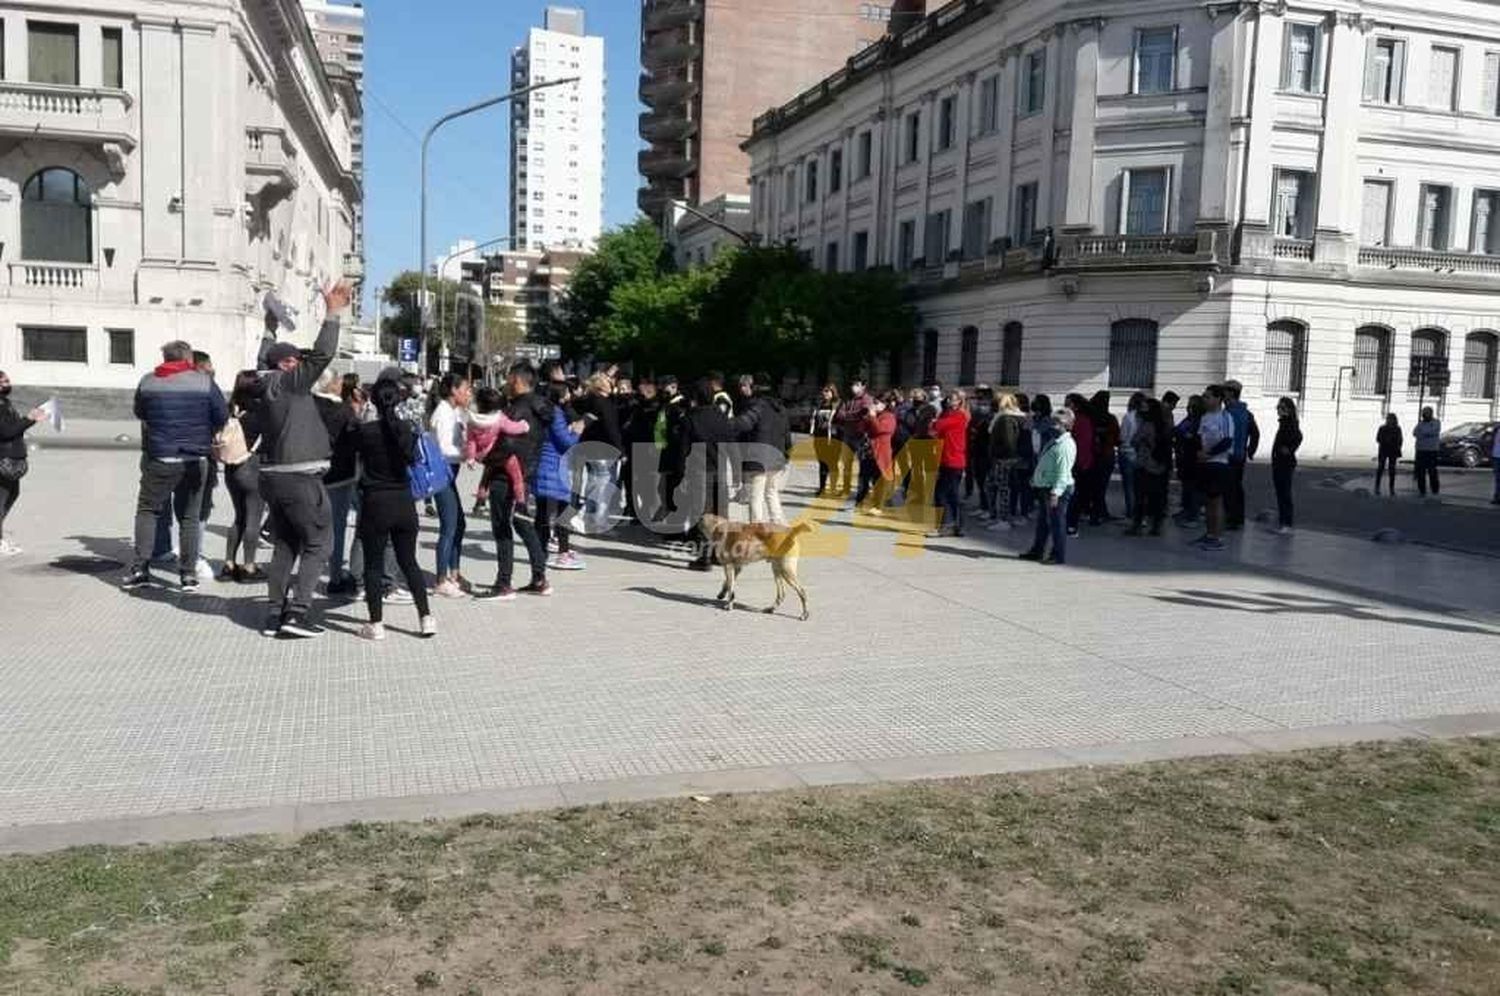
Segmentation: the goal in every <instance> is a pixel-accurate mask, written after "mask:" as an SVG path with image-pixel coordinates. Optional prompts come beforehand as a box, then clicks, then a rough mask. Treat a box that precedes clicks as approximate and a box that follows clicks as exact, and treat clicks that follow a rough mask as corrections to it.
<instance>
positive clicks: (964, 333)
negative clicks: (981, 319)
mask: <svg viewBox="0 0 1500 996" xmlns="http://www.w3.org/2000/svg"><path fill="white" fill-rule="evenodd" d="M959 335H960V342H961V344H962V346H961V349H960V351H959V354H958V382H959V383H960V384H975V383H977V382H978V381H979V330H978V329H976V328H975V327H974V326H972V325H965V326H964V327H963V329H962V330H961V331H960V333H959Z"/></svg>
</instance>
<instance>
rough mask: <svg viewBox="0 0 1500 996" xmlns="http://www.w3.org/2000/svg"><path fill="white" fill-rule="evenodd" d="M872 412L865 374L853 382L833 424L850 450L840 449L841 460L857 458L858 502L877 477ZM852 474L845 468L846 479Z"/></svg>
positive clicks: (856, 490)
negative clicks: (872, 434)
mask: <svg viewBox="0 0 1500 996" xmlns="http://www.w3.org/2000/svg"><path fill="white" fill-rule="evenodd" d="M869 413H870V396H869V395H868V394H866V393H865V381H864V378H863V377H856V378H855V379H854V380H852V381H850V382H849V397H848V398H847V399H846V400H844V402H843V403H841V404H840V405H839V407H838V409H837V410H836V411H835V412H834V415H833V424H834V428H836V429H837V430H838V432H839V436H840V438H842V439H843V440H844V445H845V446H846V447H848V451H840V462H841V463H844V462H846V461H849V460H855V461H857V466H858V467H859V484H858V486H857V487H856V488H855V491H854V503H855V504H856V505H858V504H859V503H860V502H862V501H864V500H865V496H866V495H867V494H869V491H870V484H871V483H872V482H873V481H874V480H875V461H874V460H873V459H872V458H871V456H870V438H869V425H868V421H867V419H866V416H867V415H869ZM850 476H851V475H850V474H849V473H848V472H847V470H845V472H844V474H843V476H842V479H843V481H844V483H845V484H847V483H848V482H849V478H850Z"/></svg>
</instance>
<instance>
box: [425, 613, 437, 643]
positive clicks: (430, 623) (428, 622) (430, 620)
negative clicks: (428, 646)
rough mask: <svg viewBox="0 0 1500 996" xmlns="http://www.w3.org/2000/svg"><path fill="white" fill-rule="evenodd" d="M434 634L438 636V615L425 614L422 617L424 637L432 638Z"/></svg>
mask: <svg viewBox="0 0 1500 996" xmlns="http://www.w3.org/2000/svg"><path fill="white" fill-rule="evenodd" d="M434 636H437V616H423V617H422V637H423V639H431V638H432V637H434Z"/></svg>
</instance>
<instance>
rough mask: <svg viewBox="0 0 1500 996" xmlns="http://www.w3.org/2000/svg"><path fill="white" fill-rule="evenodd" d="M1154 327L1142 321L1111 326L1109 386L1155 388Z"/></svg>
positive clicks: (1148, 321) (1149, 321)
mask: <svg viewBox="0 0 1500 996" xmlns="http://www.w3.org/2000/svg"><path fill="white" fill-rule="evenodd" d="M1156 339H1157V325H1156V323H1155V322H1153V321H1151V320H1150V319H1146V318H1131V319H1126V320H1124V321H1119V322H1115V323H1114V324H1113V325H1111V326H1110V330H1109V386H1110V387H1114V388H1122V387H1135V388H1145V389H1150V388H1153V387H1155V386H1156Z"/></svg>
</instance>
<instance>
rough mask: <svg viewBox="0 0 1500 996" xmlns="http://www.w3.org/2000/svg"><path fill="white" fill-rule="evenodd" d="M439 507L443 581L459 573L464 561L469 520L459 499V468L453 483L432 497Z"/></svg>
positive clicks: (439, 573) (439, 565)
mask: <svg viewBox="0 0 1500 996" xmlns="http://www.w3.org/2000/svg"><path fill="white" fill-rule="evenodd" d="M432 503H433V504H434V505H436V506H437V514H438V543H437V577H438V580H439V581H441V580H443V578H446V577H448V576H450V575H453V574H457V573H458V562H459V560H460V559H462V553H463V546H464V531H465V530H466V529H467V527H468V519H467V518H465V516H464V503H463V501H462V499H460V498H459V497H458V468H457V467H455V468H453V481H452V482H451V483H450V484H449V485H448V486H447V487H446V488H444V489H443V490H441V491H439V492H438V493H437V494H435V495H433V496H432Z"/></svg>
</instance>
